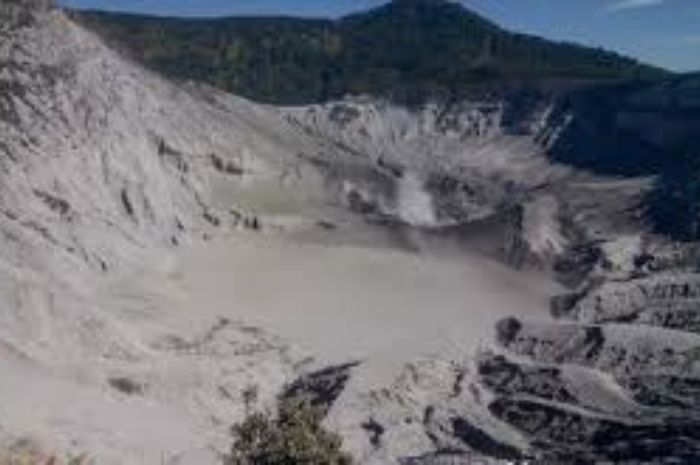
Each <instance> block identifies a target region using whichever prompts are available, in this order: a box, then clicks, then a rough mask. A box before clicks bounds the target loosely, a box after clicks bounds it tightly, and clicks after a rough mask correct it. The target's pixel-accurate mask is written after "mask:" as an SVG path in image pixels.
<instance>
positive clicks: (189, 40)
mask: <svg viewBox="0 0 700 465" xmlns="http://www.w3.org/2000/svg"><path fill="white" fill-rule="evenodd" d="M75 16H76V17H77V18H78V19H79V20H80V21H82V22H83V23H84V24H86V25H87V26H89V27H91V28H93V29H95V30H97V31H98V32H99V33H100V34H101V35H103V36H104V37H105V38H107V39H108V40H109V41H110V42H112V43H116V44H118V45H119V46H122V47H123V48H125V49H126V50H127V51H128V52H129V53H130V54H132V55H133V56H134V57H135V58H137V59H138V60H139V61H142V62H143V63H145V64H147V65H148V66H150V67H151V68H153V69H156V70H158V71H161V72H164V73H165V74H166V75H169V76H170V77H175V78H187V79H196V80H204V81H207V82H209V83H211V84H214V85H217V86H219V87H222V88H224V89H226V90H228V91H231V92H234V93H237V94H240V95H243V96H246V97H250V98H253V99H255V100H259V101H265V102H273V103H285V104H290V103H310V102H319V101H325V100H329V99H336V98H340V97H343V96H344V95H346V94H373V95H378V96H391V97H393V98H396V99H398V100H404V101H415V100H423V99H424V98H425V97H426V96H434V95H440V96H451V95H454V94H458V95H459V94H464V93H467V92H469V91H470V90H473V89H475V88H479V87H481V86H483V85H487V86H488V87H489V88H492V87H494V86H497V87H500V86H503V85H512V84H513V83H518V82H522V81H530V80H536V81H542V80H549V81H561V80H564V81H571V80H596V81H598V80H617V79H630V78H647V77H657V76H660V75H663V74H665V73H664V71H662V70H659V69H656V68H653V67H650V66H646V65H644V64H641V63H639V62H637V61H635V60H632V59H629V58H626V57H623V56H620V55H617V54H615V53H611V52H607V51H604V50H600V49H593V48H587V47H582V46H579V45H573V44H567V43H555V42H550V41H547V40H544V39H541V38H537V37H533V36H528V35H523V34H516V33H512V32H509V31H506V30H504V29H502V28H501V27H499V26H497V25H496V24H494V23H492V22H490V21H488V20H487V19H484V18H483V17H481V16H479V15H477V14H475V13H473V12H471V11H469V10H467V9H466V8H464V7H463V6H461V5H459V4H457V3H453V2H449V1H446V0H394V1H392V2H390V3H388V4H387V5H384V6H382V7H379V8H376V9H374V10H370V11H368V12H365V13H360V14H355V15H351V16H347V17H345V18H342V19H340V20H337V21H332V20H307V19H295V18H223V19H175V18H155V17H145V16H133V15H126V14H114V13H100V12H76V13H75Z"/></svg>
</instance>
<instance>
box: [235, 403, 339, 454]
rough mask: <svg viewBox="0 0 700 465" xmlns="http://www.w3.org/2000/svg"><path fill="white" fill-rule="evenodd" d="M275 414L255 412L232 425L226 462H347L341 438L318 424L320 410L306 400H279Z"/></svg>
mask: <svg viewBox="0 0 700 465" xmlns="http://www.w3.org/2000/svg"><path fill="white" fill-rule="evenodd" d="M278 410H279V411H278V414H277V416H273V415H271V414H269V413H254V414H251V415H249V416H248V417H247V419H246V420H245V421H243V422H242V423H240V424H238V425H235V426H234V427H233V428H232V435H233V439H234V442H233V446H232V448H231V452H230V455H228V456H226V457H225V459H224V464H225V465H350V464H351V463H352V460H351V458H350V457H349V456H348V455H347V454H345V453H343V452H342V451H341V442H342V441H341V439H340V437H338V436H337V435H336V434H334V433H331V432H329V431H327V430H325V429H324V428H323V426H322V425H321V422H322V419H323V417H322V415H321V413H320V412H319V411H318V410H317V409H315V408H312V407H310V406H308V405H307V404H306V403H302V402H295V401H290V400H285V401H281V402H280V405H279V409H278Z"/></svg>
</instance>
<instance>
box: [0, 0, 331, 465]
mask: <svg viewBox="0 0 700 465" xmlns="http://www.w3.org/2000/svg"><path fill="white" fill-rule="evenodd" d="M45 6H46V7H45ZM0 12H1V13H2V15H3V16H2V18H1V20H0V35H1V36H2V40H0V134H2V137H1V138H0V244H1V247H0V283H1V284H0V301H1V302H2V304H1V306H2V311H0V373H1V374H0V392H2V404H3V408H2V411H3V412H2V415H0V416H1V417H2V418H1V419H0V432H2V436H3V437H2V438H1V439H0V442H3V443H4V439H5V436H6V435H15V434H16V435H22V434H24V433H28V434H36V435H38V436H39V437H40V438H41V439H46V438H49V439H48V441H49V444H47V447H49V448H51V447H56V449H57V450H66V449H84V450H88V451H92V452H93V453H95V454H96V455H98V456H100V457H101V458H102V459H104V461H105V463H110V462H109V461H110V460H113V461H114V463H139V464H140V463H147V462H153V461H159V460H161V459H162V455H161V454H162V452H163V451H169V452H168V454H169V455H170V456H173V457H174V456H177V455H178V454H179V453H180V452H181V451H183V450H190V451H191V450H197V449H198V448H199V449H201V448H205V447H206V444H208V443H211V441H212V440H214V439H213V436H212V433H211V432H212V431H213V430H215V429H216V428H213V427H212V423H219V422H220V423H221V424H230V423H231V422H232V421H233V419H235V418H236V416H239V415H240V414H241V413H242V410H241V405H240V404H237V403H235V402H231V401H228V400H226V398H225V395H223V394H221V392H224V391H225V390H226V389H227V388H226V386H238V385H241V384H245V383H246V382H247V381H245V380H249V381H250V382H251V383H253V382H254V380H255V379H256V378H258V377H259V376H260V377H262V378H263V379H264V380H260V381H261V382H260V383H256V384H260V385H262V386H267V387H269V388H270V393H272V392H273V391H275V390H276V389H277V387H279V386H280V385H281V384H282V383H283V382H284V380H285V379H286V378H287V377H288V376H290V375H291V373H292V372H293V364H294V357H293V356H290V355H289V353H288V352H287V349H288V348H287V346H286V344H283V343H282V342H280V341H278V340H277V339H275V338H273V337H270V336H268V335H266V334H265V333H264V332H259V333H257V332H254V331H253V332H251V329H250V328H241V326H240V325H238V324H236V323H232V322H229V321H217V320H216V319H212V321H206V322H204V321H202V322H200V323H201V324H200V325H197V326H191V327H189V328H188V327H183V326H182V325H179V326H178V325H176V324H171V323H169V321H170V320H169V319H168V318H169V317H168V316H167V315H164V314H162V313H159V312H157V311H155V310H152V311H143V310H141V311H139V312H135V311H130V310H128V309H129V308H130V305H129V302H132V301H135V300H140V299H142V300H143V301H144V302H147V301H148V299H149V297H148V295H149V293H151V294H152V293H157V292H167V291H166V290H165V289H148V288H145V289H144V292H143V294H141V295H140V296H137V297H133V296H131V297H130V296H129V295H119V294H118V292H117V290H118V289H119V283H120V280H121V279H122V278H123V277H124V276H126V275H128V274H132V273H137V272H138V270H139V269H140V268H142V267H145V266H150V265H148V264H149V263H151V264H152V263H161V264H162V266H167V263H168V257H169V255H170V252H171V251H172V250H173V249H174V248H176V247H177V246H179V245H182V244H188V243H190V242H192V241H199V240H202V239H203V238H205V237H209V236H212V235H214V234H217V233H218V232H221V233H223V232H225V231H227V230H230V228H231V227H233V226H235V225H236V224H237V223H238V222H239V220H240V217H239V215H238V213H237V212H233V213H231V212H229V211H228V209H225V210H222V209H217V208H216V204H217V203H216V202H215V201H214V200H215V195H214V194H215V190H216V189H214V187H215V186H218V185H228V184H235V185H237V184H241V183H246V182H250V181H251V180H256V179H273V180H275V182H277V180H278V179H280V178H281V177H284V178H285V180H286V181H285V182H286V183H287V185H293V184H294V183H295V182H296V181H295V179H297V180H298V179H300V178H302V177H303V178H304V185H305V186H306V189H307V191H310V192H313V191H314V189H315V188H314V185H315V184H314V176H313V172H314V169H313V167H311V166H307V168H304V167H302V166H300V165H302V164H303V163H302V162H301V161H299V159H297V153H298V151H301V150H302V149H303V148H304V147H305V143H304V141H303V138H302V137H301V136H300V135H299V134H297V133H296V132H295V131H294V130H293V129H291V128H287V127H286V126H285V123H284V121H283V120H282V119H280V118H279V117H278V116H277V115H276V114H275V112H274V111H272V110H268V109H265V108H262V107H260V106H256V105H253V104H251V103H249V102H245V101H242V100H239V99H235V98H233V97H230V96H225V95H223V94H220V93H217V92H215V91H211V90H207V89H198V88H196V87H194V86H192V87H190V88H188V87H185V86H176V85H172V84H170V83H168V82H166V81H164V80H163V79H161V78H159V77H157V76H155V75H153V74H151V73H148V72H146V71H144V70H142V69H141V68H139V67H138V66H134V65H132V64H130V63H128V62H126V61H124V60H122V59H121V58H119V57H118V56H117V55H116V54H114V53H113V52H112V51H110V50H109V49H108V48H106V47H105V46H103V45H102V44H101V42H100V41H99V40H97V39H96V38H95V37H94V36H93V35H92V34H91V33H89V32H87V31H85V30H83V29H82V28H80V27H78V26H76V25H75V24H73V23H72V22H71V21H70V20H68V19H67V18H66V17H65V16H64V15H63V14H62V13H61V12H60V11H56V10H53V9H50V8H48V5H46V4H45V3H44V2H39V3H35V2H3V3H2V5H1V6H0ZM271 128H275V130H272V129H271ZM276 128H279V130H276ZM285 128H287V129H286V130H285ZM285 173H288V174H287V175H286V176H284V174H285ZM319 189H320V187H319ZM226 206H227V207H231V205H230V203H229V204H226ZM171 291H172V290H171ZM243 353H244V354H246V355H243V356H242V355H241V354H243ZM215 359H216V360H218V362H217V363H214V362H213V360H215ZM246 364H249V365H248V367H251V366H255V365H257V366H258V367H263V369H262V371H260V370H258V369H257V368H256V369H254V370H253V369H250V368H246ZM264 367H267V368H264ZM221 389H224V391H221ZM234 391H235V390H234ZM134 392H137V393H140V394H143V395H141V396H138V398H137V399H129V395H130V393H134ZM217 392H218V394H217ZM119 396H123V398H121V399H120V397H119ZM29 404H31V405H33V408H31V409H27V408H26V406H27V405H29ZM77 406H83V407H84V408H82V407H81V408H77ZM143 412H149V413H148V414H146V415H145V416H141V413H143ZM207 412H218V413H216V414H215V415H214V416H213V417H211V416H210V415H209V413H207ZM139 416H141V418H146V419H145V420H144V422H145V423H144V424H143V426H144V427H146V429H147V430H148V431H151V432H153V431H159V430H160V431H165V429H170V428H164V427H165V425H174V429H170V432H169V433H167V434H163V435H162V436H159V437H156V438H147V437H146V436H149V435H148V434H146V435H144V434H142V433H141V432H140V431H139V428H133V427H131V428H130V427H129V426H128V424H129V422H132V423H133V418H138V417H139ZM217 418H218V419H217ZM219 434H224V435H225V432H224V431H222V432H220V433H219ZM214 436H215V435H214ZM158 451H160V452H158ZM149 454H151V455H149Z"/></svg>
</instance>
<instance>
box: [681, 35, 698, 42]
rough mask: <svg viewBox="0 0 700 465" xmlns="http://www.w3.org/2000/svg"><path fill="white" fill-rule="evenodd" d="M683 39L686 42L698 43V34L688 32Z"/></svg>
mask: <svg viewBox="0 0 700 465" xmlns="http://www.w3.org/2000/svg"><path fill="white" fill-rule="evenodd" d="M683 39H684V41H685V43H687V44H692V45H700V34H690V35H687V36H685V37H684V38H683Z"/></svg>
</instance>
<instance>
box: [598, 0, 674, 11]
mask: <svg viewBox="0 0 700 465" xmlns="http://www.w3.org/2000/svg"><path fill="white" fill-rule="evenodd" d="M664 3H666V0H617V1H616V2H614V3H611V4H610V5H608V6H607V7H606V8H605V9H606V10H607V11H609V12H617V11H626V10H636V9H638V8H648V7H651V6H659V5H663V4H664Z"/></svg>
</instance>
